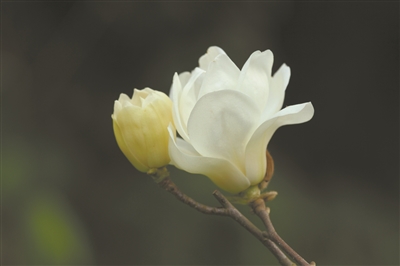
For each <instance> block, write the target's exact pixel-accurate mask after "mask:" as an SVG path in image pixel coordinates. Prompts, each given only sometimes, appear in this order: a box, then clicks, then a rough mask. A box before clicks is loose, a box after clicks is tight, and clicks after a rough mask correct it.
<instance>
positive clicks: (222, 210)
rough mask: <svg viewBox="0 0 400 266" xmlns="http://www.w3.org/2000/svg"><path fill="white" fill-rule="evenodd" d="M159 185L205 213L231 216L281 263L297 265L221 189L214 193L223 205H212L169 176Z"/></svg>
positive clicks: (288, 265)
mask: <svg viewBox="0 0 400 266" xmlns="http://www.w3.org/2000/svg"><path fill="white" fill-rule="evenodd" d="M158 184H159V186H160V187H161V188H163V189H165V190H166V191H168V192H169V193H171V194H172V195H174V196H175V197H176V198H177V199H178V200H180V201H181V202H183V203H185V204H187V205H189V206H190V207H192V208H194V209H196V210H197V211H199V212H202V213H205V214H214V215H221V216H229V217H231V218H232V219H234V220H235V221H236V222H238V223H239V224H240V225H241V226H243V227H244V228H245V229H246V230H247V231H249V232H250V233H251V234H252V235H254V236H255V237H256V238H257V239H258V240H259V241H260V242H261V243H262V244H263V245H264V246H265V247H267V248H268V249H269V250H270V251H271V252H272V254H273V255H274V256H275V257H276V258H277V260H278V261H279V263H280V264H281V265H283V266H293V265H295V264H294V263H293V262H292V261H291V260H290V259H289V258H288V257H287V256H286V255H285V253H283V252H282V251H281V250H280V248H279V247H278V246H277V245H276V244H275V243H274V242H273V241H271V240H270V239H268V238H267V237H266V235H265V233H266V232H263V231H261V230H260V229H258V228H257V227H256V226H255V225H254V224H253V223H252V222H250V220H248V219H247V218H246V217H245V216H244V215H243V214H242V213H241V212H239V210H238V209H236V208H235V207H234V206H233V205H232V203H230V202H229V201H228V199H227V198H225V197H224V195H222V193H221V192H219V191H217V190H216V191H214V193H213V195H214V197H215V198H216V199H217V200H218V202H219V203H221V205H222V207H211V206H207V205H204V204H201V203H198V202H197V201H195V200H194V199H192V198H190V197H189V196H187V195H186V194H184V193H183V192H181V191H180V190H179V188H178V187H177V186H176V184H175V183H174V182H172V180H171V179H170V178H169V176H167V177H165V178H163V179H162V180H161V181H159V182H158Z"/></svg>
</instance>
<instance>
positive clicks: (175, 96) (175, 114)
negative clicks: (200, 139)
mask: <svg viewBox="0 0 400 266" xmlns="http://www.w3.org/2000/svg"><path fill="white" fill-rule="evenodd" d="M181 94H182V85H181V81H180V79H179V76H178V74H177V73H175V75H174V78H173V81H172V86H171V91H170V93H169V95H170V97H171V101H172V118H173V120H174V124H175V127H176V130H177V131H178V133H179V135H181V136H182V138H184V139H185V140H189V137H188V135H187V132H186V125H184V124H183V122H182V118H181V115H180V111H179V101H180V98H181Z"/></svg>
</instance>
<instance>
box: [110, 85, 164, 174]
mask: <svg viewBox="0 0 400 266" xmlns="http://www.w3.org/2000/svg"><path fill="white" fill-rule="evenodd" d="M111 118H112V119H113V127H114V134H115V138H116V140H117V143H118V146H119V148H120V149H121V151H122V152H123V153H124V155H125V156H126V157H127V158H128V160H129V161H130V162H131V163H132V164H133V166H135V168H136V169H138V170H139V171H141V172H147V171H149V170H150V169H153V168H159V167H162V166H165V165H167V164H168V163H169V162H170V159H169V155H168V140H169V133H168V129H167V128H168V125H169V124H170V123H172V103H171V100H170V99H169V97H168V96H167V95H165V94H164V93H163V92H160V91H155V90H152V89H150V88H145V89H143V90H137V89H134V92H133V96H132V99H130V98H129V97H128V96H127V95H126V94H123V93H122V94H121V95H120V97H119V99H118V100H117V101H115V104H114V113H113V114H112V115H111Z"/></svg>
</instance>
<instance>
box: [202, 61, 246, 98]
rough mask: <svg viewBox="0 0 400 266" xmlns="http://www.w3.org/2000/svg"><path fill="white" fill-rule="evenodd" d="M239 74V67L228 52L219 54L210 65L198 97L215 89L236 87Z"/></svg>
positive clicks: (232, 88)
mask: <svg viewBox="0 0 400 266" xmlns="http://www.w3.org/2000/svg"><path fill="white" fill-rule="evenodd" d="M239 75H240V70H239V68H238V67H237V66H236V65H235V63H233V62H232V60H231V59H230V58H229V57H228V56H227V55H226V54H221V55H219V56H217V57H216V58H215V59H214V61H212V62H211V63H210V65H209V67H208V70H207V72H206V74H205V76H204V80H203V84H202V86H201V88H200V92H199V96H198V98H201V97H202V96H203V95H205V94H207V93H210V92H213V91H219V90H234V89H236V84H237V80H238V78H239Z"/></svg>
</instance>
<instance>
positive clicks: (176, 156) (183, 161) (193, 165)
mask: <svg viewBox="0 0 400 266" xmlns="http://www.w3.org/2000/svg"><path fill="white" fill-rule="evenodd" d="M169 130H170V141H169V156H170V158H171V163H172V164H173V165H175V166H176V167H177V168H180V169H182V170H185V171H187V172H189V173H193V174H203V175H205V176H208V177H209V178H210V179H211V180H212V181H213V182H214V183H215V184H216V185H217V186H218V187H220V188H222V189H224V190H226V191H228V192H231V193H239V192H241V191H243V190H245V189H247V188H248V187H249V185H250V183H249V181H248V179H247V178H246V177H245V176H244V175H243V173H242V172H241V171H240V170H239V169H237V168H236V167H235V166H234V165H233V164H231V163H230V162H229V161H226V160H224V159H218V158H209V157H203V156H200V155H198V154H197V153H196V151H195V150H194V149H193V147H191V145H190V144H188V143H187V142H185V141H184V140H182V139H180V138H176V140H175V138H174V136H173V132H172V130H171V129H169Z"/></svg>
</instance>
